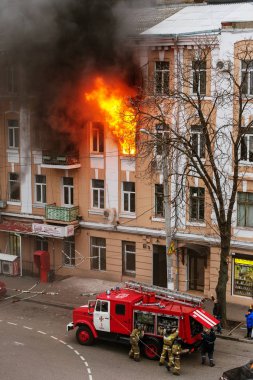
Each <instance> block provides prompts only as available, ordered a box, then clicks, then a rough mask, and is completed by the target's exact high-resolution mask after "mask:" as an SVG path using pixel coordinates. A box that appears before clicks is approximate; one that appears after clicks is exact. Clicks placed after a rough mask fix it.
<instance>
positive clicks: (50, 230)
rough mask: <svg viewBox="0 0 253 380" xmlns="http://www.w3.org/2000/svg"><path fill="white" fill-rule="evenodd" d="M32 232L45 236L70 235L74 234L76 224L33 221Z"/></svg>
mask: <svg viewBox="0 0 253 380" xmlns="http://www.w3.org/2000/svg"><path fill="white" fill-rule="evenodd" d="M32 232H33V233H34V234H38V235H44V236H53V237H54V236H55V237H69V236H73V235H74V226H73V225H69V226H53V225H50V224H40V223H33V224H32Z"/></svg>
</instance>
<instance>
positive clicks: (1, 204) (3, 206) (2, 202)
mask: <svg viewBox="0 0 253 380" xmlns="http://www.w3.org/2000/svg"><path fill="white" fill-rule="evenodd" d="M6 206H7V202H6V201H1V200H0V208H5V207H6Z"/></svg>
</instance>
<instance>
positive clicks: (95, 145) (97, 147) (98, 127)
mask: <svg viewBox="0 0 253 380" xmlns="http://www.w3.org/2000/svg"><path fill="white" fill-rule="evenodd" d="M91 140H92V141H91V144H92V152H94V153H103V152H104V126H103V124H101V123H93V124H92V136H91Z"/></svg>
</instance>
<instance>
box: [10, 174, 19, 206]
mask: <svg viewBox="0 0 253 380" xmlns="http://www.w3.org/2000/svg"><path fill="white" fill-rule="evenodd" d="M9 200H10V201H13V202H18V201H20V179H19V174H18V173H9Z"/></svg>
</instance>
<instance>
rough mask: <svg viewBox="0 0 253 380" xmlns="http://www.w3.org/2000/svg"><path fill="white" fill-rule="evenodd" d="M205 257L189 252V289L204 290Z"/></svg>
mask: <svg viewBox="0 0 253 380" xmlns="http://www.w3.org/2000/svg"><path fill="white" fill-rule="evenodd" d="M204 282H205V257H204V256H200V255H199V254H198V253H197V252H194V251H192V252H189V290H199V291H201V292H203V291H204Z"/></svg>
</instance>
